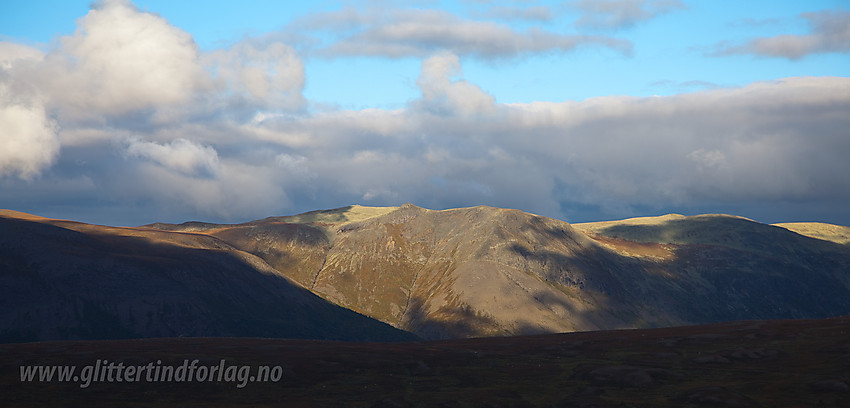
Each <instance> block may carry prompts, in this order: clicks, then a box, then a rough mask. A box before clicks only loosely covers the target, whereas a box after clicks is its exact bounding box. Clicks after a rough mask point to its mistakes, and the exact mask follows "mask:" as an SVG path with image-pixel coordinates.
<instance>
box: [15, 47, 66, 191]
mask: <svg viewBox="0 0 850 408" xmlns="http://www.w3.org/2000/svg"><path fill="white" fill-rule="evenodd" d="M42 57H43V54H42V53H41V52H40V51H38V50H36V49H33V48H30V47H26V46H19V45H16V44H10V43H3V42H0V123H2V126H0V177H3V176H9V175H11V176H18V177H21V178H24V179H27V180H31V179H33V178H34V177H35V176H37V175H39V174H40V173H41V171H42V170H43V169H45V168H47V167H49V166H50V165H51V164H52V163H53V161H54V160H55V158H56V156H57V155H58V154H59V149H60V143H59V138H58V136H57V130H58V129H57V128H58V126H57V124H56V123H55V122H54V121H53V120H51V119H50V118H49V117H48V114H47V110H46V108H45V106H44V102H43V101H42V99H41V98H40V97H39V95H38V93H37V92H36V91H35V90H34V89H33V88H32V87H31V86H30V85H29V84H27V83H24V82H21V81H16V80H15V74H16V71H15V70H13V66H21V65H30V64H32V63H37V62H38V61H39V60H41V58H42Z"/></svg>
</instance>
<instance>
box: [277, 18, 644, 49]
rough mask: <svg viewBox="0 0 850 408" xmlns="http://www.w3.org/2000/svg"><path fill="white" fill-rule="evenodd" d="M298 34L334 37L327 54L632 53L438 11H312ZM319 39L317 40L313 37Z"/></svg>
mask: <svg viewBox="0 0 850 408" xmlns="http://www.w3.org/2000/svg"><path fill="white" fill-rule="evenodd" d="M291 30H294V31H297V32H298V33H299V34H300V35H305V34H311V33H312V34H315V35H317V36H321V37H328V36H330V37H333V38H334V39H333V41H332V42H331V43H330V44H329V45H325V46H323V47H319V49H318V51H317V52H318V53H320V54H321V55H325V56H331V57H336V56H360V55H365V56H384V57H390V58H401V57H409V56H415V57H425V56H428V55H432V54H434V53H436V52H442V51H445V52H451V53H453V54H456V55H460V56H475V57H480V58H486V59H497V58H515V57H518V56H522V55H526V54H547V53H563V52H569V51H573V50H574V49H576V48H578V47H580V46H600V47H606V48H611V49H614V50H616V51H618V52H621V53H624V54H630V53H631V51H632V44H631V42H629V41H626V40H622V39H617V38H611V37H605V36H592V35H563V34H558V33H554V32H550V31H545V30H542V29H539V28H532V29H529V30H527V31H524V32H523V31H517V30H515V29H514V28H512V27H510V26H508V25H504V24H498V23H494V22H489V21H475V20H468V19H464V18H461V17H459V16H457V15H454V14H451V13H448V12H444V11H438V10H399V9H389V10H385V9H382V10H376V9H371V10H367V11H365V12H363V11H357V10H354V9H343V10H340V11H336V12H329V13H323V14H318V15H314V16H311V17H310V18H308V19H305V20H302V21H300V22H298V23H296V24H294V25H293V26H292V27H291ZM315 41H317V42H318V41H319V40H315Z"/></svg>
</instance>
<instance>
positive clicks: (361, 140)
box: [0, 1, 850, 224]
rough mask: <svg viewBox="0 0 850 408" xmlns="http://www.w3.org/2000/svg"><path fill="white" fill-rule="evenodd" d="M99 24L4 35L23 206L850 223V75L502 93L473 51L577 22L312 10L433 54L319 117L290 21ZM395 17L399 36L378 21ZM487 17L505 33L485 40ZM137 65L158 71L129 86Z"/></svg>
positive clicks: (235, 217)
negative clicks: (535, 27)
mask: <svg viewBox="0 0 850 408" xmlns="http://www.w3.org/2000/svg"><path fill="white" fill-rule="evenodd" d="M640 4H641V5H649V4H655V5H656V7H661V6H659V4H661V3H647V2H642V3H640ZM671 4H672V3H671ZM647 7H648V6H647ZM671 7H672V6H671ZM105 16H109V18H106V17H105ZM635 21H638V20H635ZM332 23H333V24H336V23H339V25H328V24H332ZM426 23H432V24H431V27H430V28H429V27H425V26H426V25H428V24H426ZM449 23H458V24H457V25H456V27H454V28H449V27H448V25H450V24H449ZM79 24H80V28H79V30H78V31H77V32H75V33H74V35H72V36H70V37H66V38H64V39H62V40H60V41H57V42H56V43H55V46H54V48H53V49H50V50H47V51H46V52H41V51H38V50H35V49H32V48H29V47H25V46H18V45H9V44H5V45H4V44H3V43H0V123H3V125H4V126H2V127H0V132H2V133H0V135H2V137H0V175H2V176H3V177H2V179H0V188H2V189H3V190H2V191H3V194H0V204H2V206H11V205H17V204H16V203H17V202H18V201H12V200H13V199H12V198H9V197H21V198H15V199H16V200H26V202H33V203H40V205H42V207H49V206H50V203H56V202H60V203H64V204H62V205H64V206H65V207H64V208H65V209H68V208H70V210H69V211H71V212H70V213H74V214H81V213H82V212H83V211H84V210H81V209H80V208H82V207H86V206H92V207H91V208H93V209H92V210H88V211H90V212H89V215H88V216H87V218H86V217H80V219H82V220H87V221H95V222H104V223H108V222H112V221H114V219H105V218H98V217H101V216H104V217H105V215H103V214H107V213H111V214H114V216H115V217H116V219H120V221H117V222H120V223H122V224H123V223H133V222H136V223H137V224H142V223H149V222H155V221H184V220H186V219H199V218H200V219H207V220H210V221H227V222H230V221H245V220H250V219H256V218H262V217H266V216H269V215H274V214H286V213H292V212H294V211H301V210H305V211H306V210H312V209H317V208H328V207H334V206H343V205H348V204H353V203H361V204H370V205H397V204H400V203H403V202H408V201H409V202H414V203H416V204H418V205H422V206H425V207H430V208H447V207H454V206H467V205H477V204H487V205H494V206H501V207H513V208H521V209H523V210H527V211H531V212H535V213H538V214H541V215H548V216H554V217H558V218H562V219H568V220H573V219H576V218H579V219H581V218H584V219H585V220H586V219H587V218H592V219H600V218H617V217H623V216H631V215H646V214H647V213H654V212H658V211H663V209H668V208H670V206H672V205H674V204H675V205H676V206H677V208H683V207H684V208H687V207H688V206H697V205H703V206H708V208H711V211H713V212H717V211H723V209H724V208H728V207H724V205H726V204H725V203H730V202H746V203H750V204H751V205H753V206H754V208H762V209H764V208H768V209H771V211H780V210H778V209H781V208H785V209H786V210H787V209H788V208H799V207H794V206H791V207H789V206H787V205H784V204H783V203H794V205H796V206H799V205H809V204H812V205H814V204H817V205H819V206H821V208H827V209H829V210H830V211H832V212H831V213H830V214H831V215H833V216H836V217H840V216H842V214H845V215H843V216H844V217H845V218H846V203H847V202H848V201H850V179H848V178H847V177H846V174H850V161H848V160H847V158H846V153H847V152H850V138H848V137H847V131H846V129H850V117H848V115H847V112H848V111H850V80H848V79H847V78H834V77H821V78H787V79H783V80H778V81H768V82H758V83H753V84H750V85H747V86H743V87H739V88H722V87H718V86H716V85H713V84H706V83H680V84H678V85H677V84H675V83H674V84H672V85H671V86H679V87H691V88H692V87H698V88H705V89H704V90H702V91H700V92H695V93H682V94H679V95H675V96H664V97H647V98H638V97H601V98H592V99H587V100H584V101H567V102H534V103H528V104H502V103H497V102H496V101H495V99H494V98H493V96H492V95H490V94H488V92H487V91H486V90H485V89H482V88H481V87H479V86H478V85H476V84H475V83H473V82H472V81H470V80H467V79H466V78H465V77H464V76H463V66H462V62H463V61H464V60H465V59H467V58H471V57H481V56H484V57H496V56H502V57H506V56H512V55H519V54H521V53H525V52H555V51H558V50H559V49H557V48H551V47H553V45H552V44H554V43H557V42H558V41H566V40H565V38H567V39H569V38H572V37H564V36H560V35H556V34H552V33H548V32H542V31H541V32H540V33H541V34H540V35H542V36H543V37H541V38H543V40H541V41H540V42H537V39H535V38H533V37H534V35H535V34H534V32H533V31H527V32H518V31H516V30H514V29H511V28H509V27H506V26H502V25H498V24H494V23H484V22H477V21H470V20H463V19H460V18H459V17H457V16H454V15H451V14H447V13H442V12H436V13H431V12H424V11H398V10H395V11H393V10H389V11H386V12H384V13H381V12H357V11H352V10H343V11H341V12H336V13H331V14H324V15H319V16H318V17H315V20H309V19H306V20H303V21H301V22H300V23H299V24H302V25H304V27H305V30H307V32H311V33H315V32H323V33H325V34H328V33H330V34H331V35H332V36H334V35H338V36H339V38H336V40H334V42H332V43H331V44H330V45H328V46H327V47H326V48H324V50H325V52H331V48H333V47H342V46H347V45H346V44H348V43H346V41H349V40H352V41H353V39H355V38H358V39H363V40H364V41H363V42H362V43H361V44H353V43H351V44H348V45H350V46H352V47H377V48H376V49H384V48H382V47H389V46H391V45H394V46H398V47H401V48H399V49H401V50H402V51H399V52H398V53H393V52H390V51H386V49H384V51H380V52H377V53H376V54H374V55H384V56H393V55H405V56H419V55H422V56H423V58H422V64H421V72H420V73H419V75H418V78H417V79H416V81H415V85H416V86H417V87H418V89H419V91H420V95H419V96H417V97H416V98H415V99H414V100H411V101H408V103H406V104H404V105H402V107H401V108H398V109H393V110H390V109H364V110H330V111H321V112H310V111H309V110H307V109H304V105H305V101H304V100H303V95H302V90H303V88H304V86H305V83H306V81H305V68H304V66H303V63H302V62H301V59H300V58H299V54H298V53H297V52H296V51H295V49H293V48H292V47H290V46H289V45H286V44H284V43H281V42H278V41H274V40H273V39H271V38H261V39H247V40H244V41H241V42H239V43H236V44H233V45H232V46H230V47H229V48H227V49H223V50H217V51H213V52H201V51H199V50H198V49H197V47H196V46H195V45H194V43H193V42H192V40H191V37H190V36H188V34H186V33H184V32H182V31H180V30H179V29H176V28H175V27H173V26H171V25H170V24H168V22H167V21H165V20H164V19H162V18H161V17H158V16H154V15H151V14H148V13H144V12H142V11H140V10H138V9H136V8H135V7H133V6H132V5H131V4H129V3H126V2H121V1H110V2H106V3H99V5H98V6H97V7H96V8H95V9H94V10H93V11H92V12H91V13H89V14H88V15H87V16H86V17H84V18H82V19H81V20H80V22H79ZM435 27H436V28H446V29H447V30H449V31H448V34H451V35H448V34H440V33H438V32H437V31H438V30H433V28H435ZM125 30H126V32H125ZM311 30H312V31H311ZM452 30H459V31H452ZM379 31H382V32H386V33H389V34H390V36H389V37H386V38H384V39H378V38H377V37H375V38H371V37H370V35H373V34H374V33H377V32H379ZM128 33H132V35H131V34H128ZM455 34H456V35H458V37H457V38H455V39H448V37H450V36H453V35H455ZM484 34H486V35H488V36H489V35H493V37H492V38H494V39H490V40H485V41H483V42H481V43H476V42H475V40H476V39H477V38H478V36H479V35H484ZM442 35H446V36H447V38H446V39H440V38H442V37H441V36H442ZM464 36H466V37H464ZM110 37H114V39H113V40H110ZM482 38H483V37H482ZM547 38H552V39H553V40H552V41H550V42H547V41H548V40H546V39H547ZM532 40H533V41H532ZM572 40H576V41H578V43H577V44H585V43H586V42H582V40H581V39H576V38H572ZM441 41H443V42H441ZM525 41H528V42H525ZM497 42H499V43H498V44H497ZM532 42H534V44H533V45H530V44H531V43H532ZM147 47H152V50H149V49H148V48H147ZM535 47H538V48H535ZM352 52H354V51H352ZM357 52H359V53H360V54H357V55H373V54H368V53H366V52H365V51H363V50H360V51H357ZM558 52H559V51H558ZM101 54H102V55H108V56H111V57H115V58H117V60H111V59H109V58H105V57H102V56H101ZM337 55H339V54H337ZM142 71H145V72H142ZM136 75H138V76H139V78H138V81H137V82H139V83H143V84H145V86H144V87H143V86H140V85H139V83H127V82H128V81H129V82H134V81H136V79H137V78H135V76H136ZM131 77H132V78H131ZM128 78H130V79H128ZM147 88H150V89H147ZM160 90H161V91H162V93H159V92H158V91H160ZM155 91H156V92H155ZM56 186H74V187H66V188H64V189H57V188H55V187H56ZM712 203H715V204H717V206H716V207H711V205H712ZM75 206H76V207H75ZM701 208H706V207H701ZM19 209H23V208H19ZM24 210H26V209H24ZM825 211H826V210H825ZM730 212H736V211H730ZM739 214H741V215H745V216H751V217H753V218H757V219H758V217H755V216H754V214H753V213H739ZM783 214H785V215H786V216H784V219H782V220H786V221H787V220H795V217H794V216H793V214H792V213H791V212H790V210H787V211H786V212H785V213H783ZM45 215H50V214H45ZM61 216H64V215H61ZM778 220H779V219H777V221H778Z"/></svg>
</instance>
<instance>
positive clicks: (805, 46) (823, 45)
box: [713, 9, 850, 60]
mask: <svg viewBox="0 0 850 408" xmlns="http://www.w3.org/2000/svg"><path fill="white" fill-rule="evenodd" d="M800 17H802V18H804V19H805V20H807V23H808V24H809V27H810V30H811V33H810V34H806V35H780V36H775V37H762V38H756V39H753V40H751V41H749V42H747V43H746V44H744V45H737V46H733V45H723V46H720V47H719V49H718V50H717V51H715V52H714V53H713V55H716V56H718V55H719V56H722V55H736V54H752V55H760V56H765V57H776V58H787V59H790V60H797V59H800V58H804V57H806V56H808V55H811V54H822V53H850V11H844V10H840V9H839V10H826V11H821V12H816V13H803V14H801V15H800Z"/></svg>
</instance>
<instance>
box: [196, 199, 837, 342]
mask: <svg viewBox="0 0 850 408" xmlns="http://www.w3.org/2000/svg"><path fill="white" fill-rule="evenodd" d="M358 208H363V207H358V206H347V207H340V208H338V209H333V210H324V211H319V212H310V213H305V214H307V215H309V217H305V216H304V215H296V216H289V217H271V218H267V219H265V220H272V219H273V220H275V221H276V222H281V223H280V224H275V225H271V224H270V223H269V222H265V223H264V222H263V221H264V220H258V221H252V222H248V223H243V224H236V225H229V226H227V227H222V228H221V229H216V230H209V232H210V233H211V234H213V235H216V236H219V237H221V238H222V239H224V240H225V241H227V242H231V243H233V244H234V245H235V246H238V247H244V248H246V250H248V251H249V252H251V251H253V253H255V254H257V255H258V256H260V257H262V258H264V259H266V260H267V261H269V264H270V265H273V266H274V267H276V268H277V269H278V270H280V271H282V272H283V273H284V274H286V275H287V276H291V277H293V279H295V280H297V281H299V282H301V283H302V284H304V286H305V287H309V288H310V289H311V290H313V291H314V292H315V293H317V294H319V295H320V296H322V297H325V298H326V299H329V300H331V301H333V302H334V303H337V304H339V305H342V306H344V307H348V308H351V309H353V310H355V311H358V312H360V313H363V314H366V315H370V316H373V317H375V318H377V319H379V320H381V321H384V322H387V323H389V324H392V325H394V326H396V327H399V328H403V329H405V330H409V331H413V332H414V333H417V334H419V335H420V336H424V337H426V338H444V337H468V336H489V335H510V334H527V333H540V332H552V331H576V330H578V331H582V330H596V329H611V328H628V327H653V326H670V325H679V324H688V323H708V322H711V321H713V320H714V319H720V320H735V319H740V318H746V317H747V316H748V315H747V313H749V312H747V311H746V310H747V309H749V308H751V307H752V305H748V304H747V302H748V299H749V298H751V295H750V293H749V292H751V291H761V290H763V289H762V288H760V287H762V286H763V287H769V288H771V289H770V290H771V291H773V292H770V293H769V296H768V295H767V294H766V295H765V296H760V298H762V299H761V300H760V301H759V306H758V307H757V309H759V310H757V311H756V315H757V316H759V317H771V316H775V317H783V316H797V315H800V316H804V315H807V313H809V312H806V310H809V309H818V310H819V311H818V313H817V315H818V316H824V315H825V314H828V309H829V308H830V307H837V308H838V309H839V311H844V310H848V309H847V308H848V305H847V302H843V301H841V300H837V299H839V298H841V296H840V295H839V293H838V292H835V288H836V287H839V288H841V291H843V292H841V293H845V292H846V291H847V290H848V289H847V288H850V283H848V279H847V276H846V275H847V274H846V273H844V272H846V271H847V265H848V261H847V257H848V256H850V254H848V253H847V251H846V250H845V249H846V248H845V247H839V246H835V243H833V242H828V241H821V240H818V241H814V240H813V239H812V238H809V237H806V236H803V235H800V234H798V233H796V232H792V231H789V230H786V229H784V228H781V227H777V226H770V225H767V224H761V223H757V222H755V221H752V220H750V219H747V218H744V217H738V216H731V215H725V214H706V215H697V216H683V215H678V214H668V215H665V216H661V217H641V218H633V219H627V220H621V221H610V222H602V223H581V224H569V223H566V222H564V221H560V220H554V219H551V218H546V217H540V216H537V215H534V214H529V213H525V212H522V211H520V210H513V209H502V208H496V207H487V206H476V207H466V208H457V209H447V210H428V209H424V208H420V207H416V206H414V205H412V204H405V205H403V206H400V207H388V208H383V209H381V208H377V209H376V208H374V207H368V208H370V211H371V212H372V213H371V216H369V217H362V218H359V219H357V220H348V219H347V218H346V217H344V215H345V214H346V213H347V212H348V211H352V210H357V209H358ZM317 214H324V215H328V217H324V218H322V217H318V216H317ZM331 215H332V216H333V217H330V216H331ZM311 217H312V218H311ZM288 221H299V222H296V223H291V222H288ZM301 221H307V222H301ZM263 228H266V231H265V233H266V235H265V236H264V238H261V239H258V238H257V236H258V235H257V234H260V235H262V233H260V232H259V230H262V229H263ZM272 230H276V231H272ZM296 231H297V232H296ZM293 234H294V235H293ZM250 237H254V238H250ZM272 237H274V238H272ZM299 237H300V238H299ZM309 237H313V241H312V242H313V243H314V244H318V245H306V244H305V242H310V239H308V238H309ZM305 240H306V241H305ZM258 242H265V244H264V245H265V247H263V245H259V244H258ZM281 243H283V244H284V245H279V244H281ZM276 245H277V246H276ZM261 247H262V248H261ZM823 251H825V253H826V256H821V254H820V253H821V252H823ZM287 253H289V255H291V256H287ZM821 258H822V259H821ZM723 259H727V260H731V261H730V262H726V263H731V264H732V265H725V264H724V262H723V261H722V260H723ZM822 260H824V261H823V262H821V261H822ZM824 262H825V263H826V264H830V263H832V264H831V265H827V266H828V268H830V269H829V270H830V272H829V273H825V274H824V273H822V272H821V271H819V269H822V267H823V266H824V265H823V264H824ZM307 264H309V265H307ZM783 265H784V266H783ZM789 265H790V266H789ZM305 270H306V271H310V273H309V274H305V273H304V271H305ZM762 270H764V271H765V272H766V273H761V271H762ZM390 271H391V272H390ZM718 271H722V273H719V272H718ZM733 271H734V273H733ZM740 272H747V273H748V274H750V275H752V276H751V277H750V278H748V279H745V280H744V281H741V282H738V280H739V279H741V277H740V276H736V277H734V278H732V279H731V280H730V279H727V278H726V277H724V276H733V275H739V274H740ZM808 272H814V273H811V274H808ZM730 273H732V275H730ZM807 274H808V276H805V275H807ZM771 275H775V276H774V277H772V278H771V277H770V276H771ZM778 276H782V278H781V279H779V280H778V281H777V280H776V277H778ZM795 280H796V281H798V282H800V284H801V288H802V289H803V290H802V292H803V293H805V292H808V290H809V289H811V290H812V291H815V289H813V287H818V288H820V289H823V290H827V291H828V292H829V291H830V290H832V292H834V293H833V294H832V295H831V296H832V297H830V298H829V301H828V302H826V303H828V306H825V307H815V306H809V305H806V304H804V302H800V301H797V300H794V296H792V293H793V289H792V288H791V287H792V286H793V285H794V281H795ZM676 282H679V283H676ZM755 282H758V283H755ZM742 283H743V286H742ZM771 285H773V286H771ZM836 285H837V286H836ZM364 288H365V289H364ZM830 288H831V289H830ZM741 290H743V291H745V292H746V293H739V292H740V291H741ZM777 291H778V292H779V293H776V292H777ZM493 293H496V294H498V295H497V296H493V295H492V294H493ZM694 293H696V294H711V298H710V299H707V300H706V303H707V305H702V306H698V307H697V306H692V305H688V303H689V302H690V301H691V300H692V295H693V294H694ZM659 295H660V298H661V299H666V300H667V301H672V302H674V303H675V304H676V307H678V308H681V309H683V310H688V309H692V311H691V312H685V313H683V312H682V311H681V310H677V311H676V312H672V313H671V312H670V311H669V310H667V309H668V307H667V305H665V303H664V301H661V300H655V301H652V300H647V298H651V297H658V296H659ZM809 296H810V297H811V295H809ZM773 297H776V298H778V299H780V300H769V299H770V298H773ZM810 300H811V301H813V302H814V300H813V299H810ZM785 301H788V302H789V304H791V305H793V307H790V308H788V310H784V309H783V307H784V306H783V303H784V302H785ZM712 303H721V304H722V303H728V306H727V307H728V308H729V309H730V310H732V311H735V312H732V311H725V312H724V311H722V310H720V309H723V307H717V306H712V305H711V304H712ZM676 307H674V309H675V308H676ZM809 311H811V310H809ZM750 312H752V311H750Z"/></svg>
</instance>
